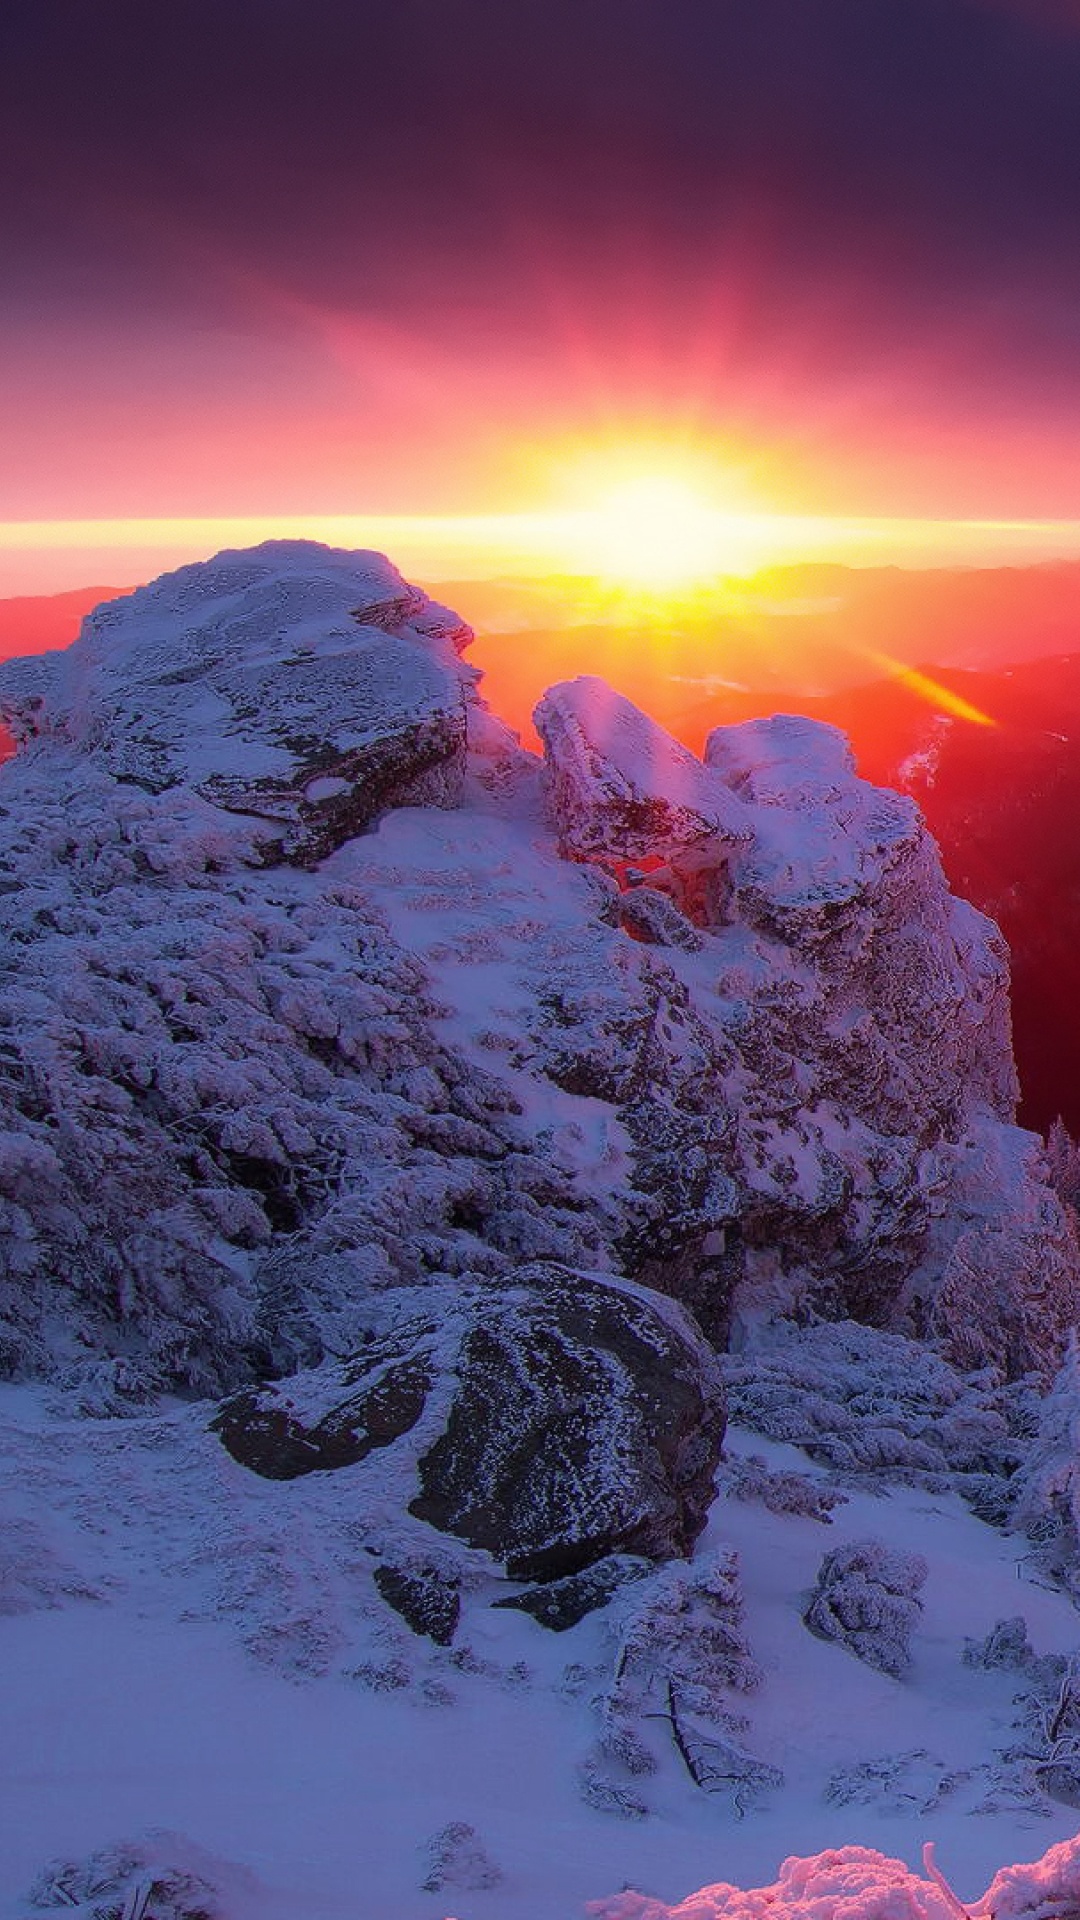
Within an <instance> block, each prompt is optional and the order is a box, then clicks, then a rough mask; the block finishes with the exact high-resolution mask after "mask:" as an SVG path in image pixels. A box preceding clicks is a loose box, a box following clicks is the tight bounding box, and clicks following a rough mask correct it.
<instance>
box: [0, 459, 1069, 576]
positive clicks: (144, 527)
mask: <svg viewBox="0 0 1080 1920" xmlns="http://www.w3.org/2000/svg"><path fill="white" fill-rule="evenodd" d="M650 490H651V492H652V498H653V503H654V506H655V505H656V504H657V502H659V504H660V506H661V507H662V508H663V511H662V513H661V514H660V516H659V521H658V520H657V516H656V515H655V513H654V514H653V515H652V517H651V518H650V507H649V500H650ZM665 490H666V499H665ZM680 499H682V500H683V502H684V505H685V502H686V496H685V495H681V494H680V491H679V483H677V482H675V481H669V480H668V479H667V478H666V477H661V478H658V479H656V480H650V479H648V478H643V479H642V480H641V481H639V482H628V483H627V488H626V493H625V494H624V495H622V497H621V498H620V497H619V496H618V494H617V493H616V495H615V497H609V499H608V500H607V501H601V502H600V503H599V504H598V505H596V506H594V507H591V508H589V507H584V508H571V509H564V510H561V511H546V512H543V511H541V512H533V513H515V514H460V515H458V514H455V515H448V514H442V515H436V514H427V515H420V514H342V513H325V514H320V513H309V514H275V515H267V514H260V515H230V516H218V515H214V516H209V515H206V516H196V515H192V516H190V517H185V518H173V517H170V518H145V519H144V518H138V519H136V518H110V519H105V518H102V519H93V520H91V519H80V520H60V519H57V520H8V521H0V597H3V596H12V595H16V594H23V593H47V592H63V591H67V590H70V589H72V588H74V587H77V586H83V585H85V583H86V581H87V579H88V578H89V579H93V578H94V577H95V576H96V577H97V578H98V579H109V578H121V577H126V578H129V579H132V578H140V579H149V578H151V577H153V575H155V574H157V573H161V572H164V571H166V570H168V569H170V568H173V567H177V566H181V565H185V564H187V563H188V562H189V561H193V560H205V559H208V558H210V556H211V555H212V554H214V553H216V552H219V551H220V550H221V549H223V548H229V547H245V546H257V545H259V544H260V543H261V542H262V541H264V540H280V539H306V540H318V541H322V542H325V543H326V544H327V545H329V546H340V547H347V548H348V547H353V548H372V547H374V548H377V549H378V550H379V551H382V552H385V553H387V554H388V555H389V557H390V559H391V560H393V561H394V563H395V565H397V566H399V567H400V568H401V569H402V571H403V572H405V573H409V572H412V573H416V574H418V575H420V576H421V577H423V576H426V577H428V578H431V579H436V580H446V581H452V580H455V579H460V580H468V579H484V578H498V577H504V578H505V577H517V576H520V577H523V578H528V579H535V580H543V579H545V578H552V577H557V576H567V577H579V578H583V579H593V580H597V581H604V580H606V581H608V582H609V583H610V584H612V585H614V586H618V585H620V584H621V585H622V586H624V587H626V588H628V589H629V588H633V587H637V588H639V589H643V590H647V589H649V588H653V589H655V590H657V591H658V592H663V591H665V590H667V589H674V588H679V587H685V586H686V585H687V584H693V583H696V584H698V585H700V584H702V583H708V582H709V581H717V582H718V581H722V580H724V579H747V578H749V577H751V576H752V575H754V574H757V573H760V572H761V571H762V570H763V569H766V568H769V567H783V566H793V565H800V564H806V563H812V562H821V563H834V564H840V565H845V566H849V567H859V568H865V567H885V566H892V567H901V568H905V569H927V568H941V567H948V568H956V567H961V568H986V567H995V566H996V567H1001V566H1013V567H1023V566H1036V565H1040V564H1043V563H1045V562H1049V561H1054V560H1075V559H1080V521H1077V520H1000V521H996V520H941V519H938V520H934V519H871V518H864V519H858V518H848V519H843V518H840V517H838V516H837V517H832V516H814V515H793V514H777V513H770V512H768V511H764V510H758V511H731V510H728V509H725V508H721V507H716V506H713V505H711V504H710V503H709V502H708V501H707V499H705V498H700V499H693V498H691V499H690V501H689V511H686V512H684V513H683V519H684V521H685V523H686V524H685V526H684V528H683V530H682V531H680V527H679V518H680V514H679V502H680ZM658 525H659V531H660V534H661V535H662V536H663V537H658V532H657V528H658ZM665 541H666V551H665V550H664V549H665Z"/></svg>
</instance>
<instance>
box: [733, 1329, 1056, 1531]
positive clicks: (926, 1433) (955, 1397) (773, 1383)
mask: <svg viewBox="0 0 1080 1920" xmlns="http://www.w3.org/2000/svg"><path fill="white" fill-rule="evenodd" d="M723 1366H724V1372H725V1378H726V1381H727V1389H728V1408H729V1417H730V1420H731V1422H732V1424H733V1425H737V1426H745V1427H751V1428H753V1429H754V1430H755V1431H756V1432H758V1433H763V1434H766V1435H767V1436H768V1437H769V1438H770V1439H773V1440H786V1441H789V1442H792V1443H794V1444H795V1445H796V1446H800V1447H803V1448H804V1449H805V1451H806V1452H807V1453H808V1454H810V1456H811V1458H813V1459H815V1460H821V1461H823V1462H826V1463H827V1464H828V1465H829V1466H830V1467H831V1468H832V1469H833V1471H834V1475H835V1477H836V1478H837V1479H839V1480H840V1481H841V1482H848V1483H851V1482H853V1481H854V1482H857V1483H859V1484H866V1483H867V1482H869V1484H871V1485H874V1484H884V1483H886V1482H889V1481H896V1480H899V1481H901V1482H902V1483H904V1484H909V1485H918V1486H923V1487H926V1488H928V1489H929V1490H931V1491H935V1492H944V1491H946V1490H948V1489H950V1488H951V1489H953V1490H955V1491H956V1492H958V1493H959V1494H961V1496H962V1497H963V1498H965V1499H966V1500H967V1501H968V1502H969V1504H970V1505H972V1506H973V1507H974V1508H975V1510H976V1512H977V1513H979V1515H980V1518H986V1519H990V1520H993V1521H996V1522H998V1523H1002V1522H1004V1520H1005V1518H1006V1516H1007V1513H1008V1506H1009V1482H1010V1480H1011V1476H1012V1475H1013V1473H1014V1472H1015V1470H1016V1467H1017V1465H1018V1464H1019V1462H1020V1460H1021V1459H1022V1458H1023V1456H1024V1453H1025V1450H1026V1448H1027V1445H1028V1443H1029V1439H1030V1434H1031V1431H1032V1428H1033V1425H1034V1421H1035V1419H1036V1417H1037V1415H1036V1408H1037V1405H1038V1403H1037V1401H1036V1398H1035V1395H1034V1393H1033V1391H1032V1390H1031V1388H1030V1387H1029V1386H1024V1385H1012V1386H1001V1385H999V1384H997V1383H996V1382H995V1381H993V1380H992V1379H990V1378H989V1377H988V1376H987V1375H985V1374H963V1373H959V1372H958V1371H957V1370H956V1368H955V1367H953V1366H951V1365H950V1364H949V1362H948V1361H947V1360H944V1359H943V1358H942V1357H941V1355H940V1354H937V1353H935V1352H934V1351H933V1350H932V1349H931V1348H928V1347H926V1346H923V1345H921V1344H920V1343H919V1342H918V1341H915V1340H909V1339H906V1338H905V1337H904V1336H903V1335H900V1334H894V1333H886V1332H882V1331H881V1330H879V1329H878V1328H875V1327H864V1326H862V1325H860V1324H859V1323H858V1322H856V1321H853V1320H842V1321H833V1322H829V1323H817V1324H815V1325H812V1326H808V1327H798V1326H794V1325H791V1324H790V1323H787V1324H776V1325H774V1326H772V1327H769V1328H765V1329H762V1330H761V1331H760V1332H758V1333H757V1334H756V1335H755V1337H754V1339H753V1341H752V1342H751V1343H750V1345H748V1346H747V1347H746V1348H744V1349H743V1350H742V1351H741V1352H739V1353H734V1354H729V1355H726V1356H725V1358H724V1361H723Z"/></svg>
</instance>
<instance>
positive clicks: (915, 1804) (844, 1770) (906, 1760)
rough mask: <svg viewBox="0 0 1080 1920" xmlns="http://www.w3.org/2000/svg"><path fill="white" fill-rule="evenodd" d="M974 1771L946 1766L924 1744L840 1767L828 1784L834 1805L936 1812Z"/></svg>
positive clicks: (827, 1798)
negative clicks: (967, 1771)
mask: <svg viewBox="0 0 1080 1920" xmlns="http://www.w3.org/2000/svg"><path fill="white" fill-rule="evenodd" d="M970 1778H971V1775H970V1774H969V1773H966V1772H964V1771H962V1770H961V1771H956V1770H955V1769H953V1768H950V1767H946V1766H945V1764H944V1762H943V1761H941V1760H938V1759H936V1758H935V1757H934V1755H933V1754H932V1753H929V1752H928V1751H927V1749H926V1748H925V1747H912V1748H911V1749H910V1750H909V1751H908V1752H906V1753H885V1754H881V1755H880V1756H879V1757H878V1758H876V1759H874V1760H861V1761H859V1762H858V1763H857V1764H856V1765H855V1766H853V1767H838V1768H837V1769H836V1771H835V1772H834V1773H831V1774H830V1776H829V1779H828V1782H827V1784H826V1787H825V1798H826V1800H827V1801H828V1802H829V1803H830V1805H831V1806H834V1807H871V1806H877V1807H881V1808H883V1809H887V1810H888V1811H889V1812H890V1813H921V1814H926V1813H934V1812H936V1811H937V1809H938V1807H940V1806H941V1805H942V1804H943V1802H944V1801H945V1800H947V1799H948V1798H949V1795H950V1794H952V1793H955V1792H956V1789H957V1788H958V1787H961V1786H963V1785H964V1784H965V1783H966V1782H967V1781H968V1780H969V1779H970Z"/></svg>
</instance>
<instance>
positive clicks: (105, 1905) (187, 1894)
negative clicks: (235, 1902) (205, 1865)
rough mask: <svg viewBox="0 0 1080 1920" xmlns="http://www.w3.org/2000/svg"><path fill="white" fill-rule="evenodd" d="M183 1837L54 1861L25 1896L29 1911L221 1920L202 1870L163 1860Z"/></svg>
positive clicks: (105, 1919)
mask: <svg viewBox="0 0 1080 1920" xmlns="http://www.w3.org/2000/svg"><path fill="white" fill-rule="evenodd" d="M170 1851H174V1852H175V1851H180V1852H189V1851H193V1849H190V1848H189V1847H188V1845H187V1843H185V1842H182V1841H181V1842H179V1844H178V1846H177V1847H176V1848H173V1849H170V1848H169V1846H168V1845H166V1846H164V1847H159V1846H156V1845H150V1846H142V1845H140V1846H124V1845H122V1846H115V1847H106V1848H103V1849H102V1850H101V1851H100V1852H98V1853H95V1854H93V1855H92V1856H91V1857H90V1859H88V1860H83V1861H76V1860H56V1861H53V1862H52V1864H51V1865H50V1866H48V1867H46V1868H45V1869H44V1871H43V1872H42V1873H41V1874H39V1876H38V1878H37V1880H36V1881H35V1882H34V1885H33V1887H32V1888H31V1889H30V1893H29V1896H28V1899H27V1906H28V1907H29V1908H30V1910H31V1911H32V1912H33V1913H34V1914H38V1913H53V1912H55V1913H64V1914H67V1915H69V1916H71V1917H72V1920H80V1917H82V1920H225V1909H224V1907H223V1906H222V1905H221V1904H220V1900H219V1896H218V1893H217V1891H216V1890H215V1888H214V1887H213V1886H212V1885H211V1884H210V1883H209V1881H208V1880H206V1879H204V1878H203V1876H202V1874H200V1873H195V1872H190V1871H188V1870H187V1869H186V1868H185V1867H184V1866H180V1865H172V1864H169V1863H168V1861H167V1855H168V1853H169V1852H170Z"/></svg>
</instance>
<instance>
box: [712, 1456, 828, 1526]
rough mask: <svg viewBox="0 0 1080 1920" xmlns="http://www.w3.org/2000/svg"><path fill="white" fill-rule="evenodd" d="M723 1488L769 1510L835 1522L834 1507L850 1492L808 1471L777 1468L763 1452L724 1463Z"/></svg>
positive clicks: (736, 1457) (824, 1523) (824, 1524)
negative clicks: (771, 1466)
mask: <svg viewBox="0 0 1080 1920" xmlns="http://www.w3.org/2000/svg"><path fill="white" fill-rule="evenodd" d="M721 1486H722V1488H723V1490H724V1491H725V1492H727V1493H729V1494H731V1495H732V1496H733V1497H734V1498H735V1499H736V1500H751V1501H760V1503H761V1505H762V1506H763V1507H767V1508H768V1510H769V1512H770V1513H789V1514H792V1515H794V1516H796V1517H797V1518H799V1519H802V1520H818V1521H820V1522H821V1524H822V1526H826V1527H828V1526H831V1525H832V1512H833V1508H834V1507H841V1506H843V1505H844V1503H845V1502H846V1500H847V1494H846V1493H841V1492H840V1490H839V1488H838V1487H829V1486H825V1485H823V1484H822V1483H821V1481H819V1480H812V1479H811V1478H810V1475H809V1474H806V1473H783V1472H774V1471H771V1470H770V1468H769V1467H768V1466H767V1465H766V1463H765V1461H764V1460H763V1459H762V1458H761V1456H760V1454H756V1453H748V1454H743V1455H738V1454H736V1455H735V1456H734V1457H733V1458H731V1459H729V1460H727V1461H726V1462H725V1464H724V1467H723V1469H722V1474H721Z"/></svg>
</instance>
